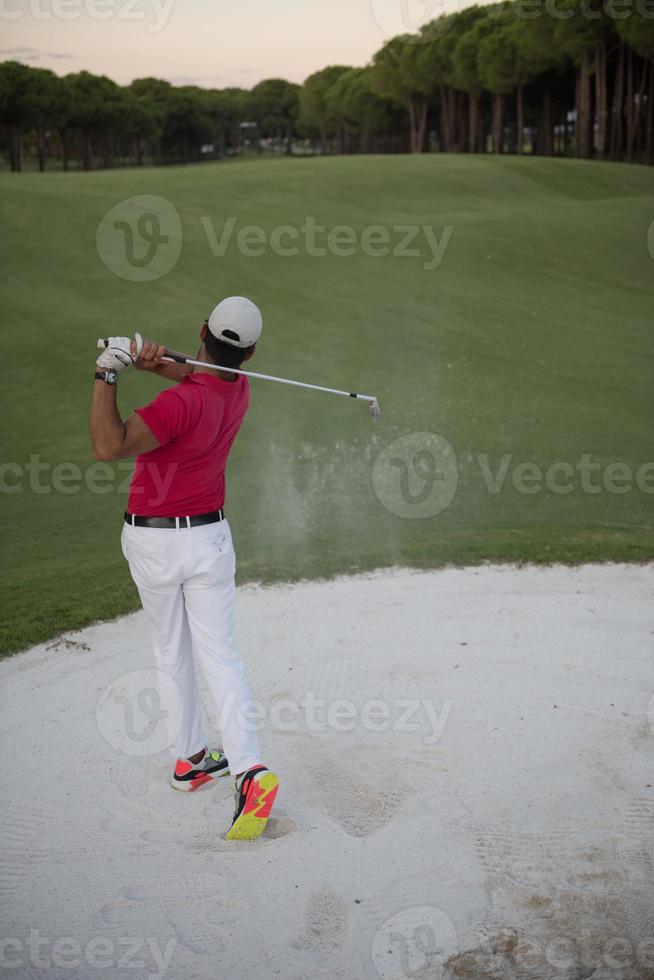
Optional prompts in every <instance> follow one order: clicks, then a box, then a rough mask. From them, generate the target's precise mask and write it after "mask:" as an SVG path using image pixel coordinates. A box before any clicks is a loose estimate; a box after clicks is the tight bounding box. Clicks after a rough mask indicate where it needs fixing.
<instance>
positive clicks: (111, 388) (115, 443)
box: [90, 380, 159, 463]
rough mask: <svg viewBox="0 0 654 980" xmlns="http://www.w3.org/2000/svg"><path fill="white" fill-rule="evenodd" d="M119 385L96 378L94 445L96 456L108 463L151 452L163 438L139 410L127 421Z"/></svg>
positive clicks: (92, 440)
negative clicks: (119, 402)
mask: <svg viewBox="0 0 654 980" xmlns="http://www.w3.org/2000/svg"><path fill="white" fill-rule="evenodd" d="M116 387H117V386H116V385H109V384H107V383H106V381H97V380H96V381H94V382H93V398H92V400H91V420H90V429H91V446H92V449H93V457H94V459H100V460H102V461H103V462H107V463H111V462H114V460H117V459H127V457H129V456H138V455H140V454H141V453H149V452H151V450H153V449H156V448H157V447H158V446H159V441H158V440H157V439H156V438H155V437H154V435H153V434H152V432H151V431H150V429H148V427H147V425H146V424H145V422H144V421H143V419H142V418H141V416H140V415H138V414H137V413H136V412H134V413H133V414H132V415H130V417H129V418H128V419H127V422H123V420H122V419H121V417H120V413H119V411H118V406H117V404H116Z"/></svg>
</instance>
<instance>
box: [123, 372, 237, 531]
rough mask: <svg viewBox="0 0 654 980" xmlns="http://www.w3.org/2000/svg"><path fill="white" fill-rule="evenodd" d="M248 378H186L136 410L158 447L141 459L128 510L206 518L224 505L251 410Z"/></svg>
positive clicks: (130, 491)
mask: <svg viewBox="0 0 654 980" xmlns="http://www.w3.org/2000/svg"><path fill="white" fill-rule="evenodd" d="M249 401H250V387H249V385H248V380H247V378H245V377H243V375H237V377H236V381H233V382H232V381H223V380H221V379H220V378H218V377H214V376H213V375H211V374H187V375H186V377H185V378H184V380H183V381H182V382H181V383H180V384H177V385H174V386H173V387H171V388H166V389H165V390H164V391H162V392H161V394H160V395H158V396H157V398H155V400H154V401H153V402H150V404H149V405H146V406H145V407H144V408H137V409H136V411H137V412H138V414H139V415H140V416H141V418H142V419H143V421H144V422H145V424H146V425H147V427H148V428H149V429H150V431H151V432H152V434H153V435H154V436H155V438H156V439H158V441H159V447H158V448H157V449H153V450H152V452H149V453H143V454H142V455H141V456H137V457H136V464H135V466H134V475H133V476H132V483H131V486H130V490H129V498H128V501H127V509H128V511H129V512H130V513H131V514H139V515H141V516H143V517H185V516H187V515H188V516H191V515H193V514H207V513H209V512H210V511H214V510H218V509H219V508H220V507H223V506H224V503H225V467H226V465H227V457H228V456H229V451H230V449H231V448H232V443H233V442H234V439H235V438H236V434H237V433H238V430H239V428H240V427H241V422H242V421H243V419H244V417H245V413H246V412H247V410H248V405H249Z"/></svg>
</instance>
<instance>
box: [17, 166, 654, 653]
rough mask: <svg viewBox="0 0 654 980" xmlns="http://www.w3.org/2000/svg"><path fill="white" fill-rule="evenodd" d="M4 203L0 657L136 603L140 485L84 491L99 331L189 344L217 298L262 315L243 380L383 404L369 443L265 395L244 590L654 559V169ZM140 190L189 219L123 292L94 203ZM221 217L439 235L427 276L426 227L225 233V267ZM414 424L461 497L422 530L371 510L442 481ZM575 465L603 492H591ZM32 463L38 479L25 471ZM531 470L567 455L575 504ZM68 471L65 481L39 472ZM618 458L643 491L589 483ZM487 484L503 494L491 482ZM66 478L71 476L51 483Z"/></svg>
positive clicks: (178, 178) (351, 172)
mask: <svg viewBox="0 0 654 980" xmlns="http://www.w3.org/2000/svg"><path fill="white" fill-rule="evenodd" d="M0 190H1V191H2V194H3V200H4V205H3V253H4V254H3V267H4V269H5V275H4V280H3V286H2V291H3V292H2V300H3V307H4V337H5V350H4V355H5V363H4V384H3V395H4V400H5V405H4V412H3V430H4V431H3V445H4V447H5V456H4V458H5V460H6V461H8V462H9V463H10V464H14V466H13V468H10V469H7V468H6V467H5V469H4V470H3V477H4V480H5V488H6V487H7V485H10V484H13V483H15V482H16V481H17V480H19V479H20V480H21V482H22V485H23V487H22V489H21V490H19V491H18V492H14V493H12V492H5V493H3V494H2V507H3V512H2V517H1V524H2V540H3V554H4V562H3V569H2V577H3V580H2V597H3V611H2V612H3V614H2V634H1V636H0V649H1V650H2V651H4V652H7V651H13V650H16V649H19V648H22V647H25V646H27V645H29V644H32V643H35V642H39V641H43V640H45V639H47V638H49V637H51V636H53V635H55V634H57V633H59V632H61V631H64V630H69V629H72V628H75V627H79V626H82V625H84V624H87V623H89V622H92V621H93V620H96V619H103V618H108V617H113V616H116V615H118V614H120V613H122V612H125V611H127V610H129V609H132V608H135V607H136V605H137V596H136V592H135V589H134V587H133V585H132V583H131V580H130V578H129V574H128V570H127V567H126V564H125V562H124V560H123V557H122V554H121V551H120V545H119V541H118V534H119V529H120V523H121V514H122V510H123V508H124V501H125V486H124V483H125V478H126V477H127V476H128V472H126V471H125V469H124V467H123V468H122V469H120V471H118V468H117V467H114V468H112V469H113V470H114V471H116V472H119V479H118V478H117V479H114V480H113V482H112V480H111V470H109V471H108V472H109V478H105V484H104V486H103V487H102V488H101V489H103V492H92V490H91V489H89V487H88V486H86V485H85V483H84V479H89V476H90V477H93V475H94V474H96V473H97V472H98V471H97V469H96V470H89V467H90V465H91V463H92V461H91V459H90V454H89V448H88V438H87V412H88V401H89V394H90V387H91V382H90V378H91V370H92V367H93V363H94V358H95V340H96V338H97V337H98V336H106V335H107V334H109V333H114V334H119V333H122V332H125V333H129V332H132V331H134V330H135V329H139V330H141V332H142V333H143V334H144V335H146V336H148V337H151V338H154V339H158V340H163V341H165V342H166V343H168V344H169V345H170V346H172V347H177V348H179V349H186V350H190V351H194V350H195V346H196V334H197V329H198V325H199V323H200V321H201V320H202V318H203V317H204V316H205V315H206V314H207V313H208V312H209V311H210V310H211V308H212V306H213V305H214V303H215V302H216V300H217V299H218V298H221V297H223V296H225V295H229V294H231V293H241V294H244V295H248V296H251V297H252V298H253V299H254V300H255V301H256V302H258V303H259V305H260V306H261V308H262V309H263V311H264V317H265V333H264V338H263V341H262V343H261V345H260V350H259V351H258V352H257V357H256V360H255V361H254V362H253V364H252V367H253V370H259V371H263V372H267V373H272V374H281V375H285V376H288V377H291V378H300V379H304V380H308V381H314V382H316V383H319V384H326V385H333V386H335V387H345V388H348V389H349V388H351V387H354V388H358V389H359V390H363V391H366V392H371V393H374V394H378V395H379V397H380V399H381V402H382V406H383V408H384V411H385V416H384V419H383V420H382V421H381V422H380V423H378V424H377V425H374V424H373V423H372V422H371V420H370V417H369V415H368V413H367V411H366V409H365V407H364V406H362V405H359V404H357V403H354V402H348V401H346V400H345V399H343V400H339V399H336V398H330V397H329V396H327V395H320V394H312V393H304V392H301V391H294V390H292V389H288V388H282V387H280V386H276V385H269V384H265V383H258V382H254V383H253V400H252V408H251V412H250V415H249V416H248V419H247V421H246V424H245V426H244V429H243V431H242V434H241V436H240V439H239V441H238V442H237V444H236V447H235V449H234V452H233V455H232V460H231V463H230V472H229V492H228V503H227V506H228V510H229V515H230V520H231V523H232V528H233V531H234V537H235V542H236V546H237V553H238V558H239V577H240V579H241V581H244V580H247V579H261V580H263V581H266V582H270V581H276V580H285V581H292V580H295V579H298V578H300V577H318V576H329V575H333V574H337V573H340V572H349V571H354V570H365V569H371V568H375V567H383V566H389V565H393V564H401V565H411V566H415V567H420V568H426V567H436V566H439V565H443V564H446V563H451V562H454V563H478V562H483V561H486V560H493V561H524V562H553V561H561V562H582V561H602V560H607V561H608V560H610V561H621V560H625V561H643V560H646V559H651V558H652V557H654V533H653V524H654V521H653V520H652V503H653V501H654V495H653V494H652V493H651V489H654V473H653V472H652V469H650V470H649V471H647V470H643V469H641V467H643V465H644V464H646V463H647V462H649V461H651V460H652V459H653V458H654V451H653V446H652V439H651V421H652V417H653V408H654V385H653V384H652V366H651V365H652V360H651V358H652V353H653V352H654V351H653V348H654V340H653V334H652V312H653V310H654V288H653V281H654V275H653V274H654V260H653V258H652V256H651V255H650V253H649V251H648V246H647V235H648V226H649V223H650V221H651V219H652V215H654V194H653V193H652V172H651V170H649V169H647V168H644V167H635V166H626V165H613V164H604V165H598V164H593V163H585V162H576V161H562V160H541V159H534V158H531V159H523V160H521V159H517V158H511V159H509V158H506V159H502V158H498V159H492V158H487V157H463V156H461V157H459V156H452V155H448V156H445V155H444V156H424V157H420V158H413V157H399V156H396V157H353V158H347V157H342V158H334V159H310V160H266V161H256V162H252V161H248V162H244V163H239V162H232V163H227V164H220V163H219V164H212V165H203V166H197V167H186V168H172V169H157V170H143V171H138V170H124V171H115V172H109V171H107V172H101V173H92V174H60V173H53V174H47V173H46V174H44V175H41V174H22V175H11V174H6V173H5V174H0ZM138 194H156V195H161V196H163V197H165V198H167V199H168V200H169V201H171V202H173V203H174V205H175V206H176V208H177V209H178V211H179V214H180V217H181V223H182V230H183V248H182V252H181V256H180V259H179V261H178V263H177V265H176V266H175V268H174V269H173V270H172V271H171V272H169V273H168V274H167V275H165V276H163V277H162V278H160V279H158V280H155V281H152V282H130V281H126V280H124V279H121V278H119V277H117V276H116V275H114V274H112V273H111V272H110V271H109V270H108V269H107V268H106V266H105V265H104V263H103V262H102V261H101V258H100V256H99V254H98V250H97V248H96V229H97V227H98V224H99V222H100V221H101V219H102V217H103V215H104V214H105V212H106V211H107V210H108V209H110V208H111V207H113V206H114V205H115V204H117V203H118V202H119V201H121V200H122V199H124V198H128V197H131V196H133V195H138ZM229 216H234V217H236V218H237V222H238V223H237V228H236V230H237V231H238V230H239V229H240V228H242V227H243V226H244V225H248V224H254V225H259V226H261V227H262V228H263V229H264V230H265V231H266V232H267V233H268V234H269V233H270V232H271V231H272V230H273V229H274V228H275V227H276V226H278V225H280V224H284V225H291V226H295V227H298V228H299V227H300V226H302V225H303V223H304V222H305V220H306V218H307V217H308V216H311V217H314V218H315V220H316V222H317V223H319V224H322V225H325V226H328V227H333V226H335V225H340V224H343V225H348V226H351V227H352V228H353V229H354V230H355V231H356V232H357V234H358V235H360V234H361V232H362V231H363V230H364V229H365V228H367V227H368V226H370V225H383V226H385V227H387V228H390V229H392V228H393V227H394V226H396V225H402V224H404V225H412V224H418V225H431V226H433V227H434V228H435V230H436V234H437V237H438V238H439V239H440V237H441V234H442V232H443V229H444V228H445V226H448V225H449V226H451V227H452V229H453V230H452V233H451V238H450V240H449V244H448V246H447V248H446V250H445V254H444V258H443V261H442V262H441V264H440V265H439V266H438V267H437V268H435V269H433V270H426V269H425V268H424V264H425V262H426V261H428V260H429V259H430V257H431V255H430V253H429V252H428V251H427V250H426V248H425V240H424V238H422V236H421V238H420V240H419V241H418V242H417V243H414V247H415V245H416V244H417V245H418V246H419V247H421V248H422V251H423V254H422V255H421V256H413V257H411V256H409V257H399V256H393V255H388V256H386V257H372V256H368V255H365V254H363V253H362V252H361V250H360V249H359V250H357V252H356V254H355V255H353V256H350V257H347V258H346V257H339V256H337V255H327V256H324V257H314V256H311V255H310V254H307V253H306V251H305V250H301V253H300V254H299V255H297V256H295V257H292V258H291V257H282V256H279V255H276V254H274V253H273V252H271V251H270V249H267V250H266V251H265V254H263V255H261V256H258V257H247V256H244V255H242V254H240V253H239V250H238V249H237V248H236V247H235V245H234V244H233V243H232V245H231V247H229V248H228V249H227V252H226V254H225V255H224V256H223V257H219V256H214V255H213V254H212V252H211V249H210V247H209V245H208V241H207V235H206V231H205V228H206V224H207V222H206V220H205V223H204V226H203V223H202V221H201V219H202V218H205V219H210V221H211V223H212V225H213V227H214V229H215V231H216V233H217V234H218V235H220V232H221V230H222V227H223V225H224V223H225V221H226V219H227V218H228V217H229ZM393 241H394V242H395V241H397V236H395V235H394V236H393ZM285 244H286V243H285ZM157 390H158V384H157V382H156V381H155V380H154V379H152V378H149V377H144V376H143V375H141V374H136V373H132V375H131V376H128V377H125V378H124V380H122V381H121V386H120V405H121V408H122V410H123V412H124V413H127V412H128V411H129V410H131V409H132V408H133V407H135V406H136V405H138V404H140V403H144V402H145V401H147V400H149V399H150V398H151V397H153V396H154V394H155V392H156V391H157ZM411 433H435V434H437V435H439V436H441V437H443V438H444V439H447V440H448V441H449V443H450V444H451V446H452V447H453V450H454V453H455V455H456V459H457V461H458V487H457V492H456V494H455V496H454V499H453V500H452V502H451V504H450V506H449V507H447V508H446V509H444V510H441V511H440V512H439V513H436V514H431V515H430V516H423V517H422V519H412V516H414V510H412V507H413V505H410V506H409V511H410V514H411V516H409V517H407V516H398V515H397V514H396V513H393V512H392V508H391V510H389V509H388V508H387V507H386V506H384V505H383V503H382V502H381V501H380V499H379V497H378V496H377V494H376V492H375V487H376V488H377V490H378V491H379V492H380V493H381V496H382V498H383V499H387V498H386V497H385V496H384V494H387V495H389V494H390V499H391V501H392V500H393V499H397V500H400V503H401V494H400V484H399V480H400V477H401V475H402V468H403V467H404V469H405V478H406V479H408V481H409V482H408V492H409V493H410V494H413V495H419V494H420V491H421V490H426V491H428V490H429V486H428V485H427V483H426V482H425V480H424V479H423V478H422V477H421V476H420V473H421V472H422V471H421V470H420V467H421V466H423V465H427V464H429V462H430V459H429V457H427V463H425V457H424V456H423V457H421V458H420V459H418V458H417V457H416V451H418V452H419V450H420V448H421V442H420V439H421V438H424V437H417V442H416V441H415V437H411V436H410V434H411ZM407 437H410V438H409V440H408V441H407ZM411 438H413V440H414V441H413V442H412V441H411ZM398 439H404V440H405V443H404V444H403V443H400V444H399V448H397V450H396V451H395V452H394V453H391V456H392V457H393V458H394V459H396V460H398V459H399V460H402V459H404V463H402V462H399V463H397V462H396V463H394V464H392V465H391V466H390V467H389V468H387V470H385V471H384V473H385V475H384V474H382V475H381V476H380V471H379V468H377V469H376V470H375V469H374V464H375V460H376V459H377V458H378V456H379V454H380V452H381V451H382V450H383V449H384V447H386V446H388V445H390V444H391V443H393V442H394V441H395V440H398ZM428 445H429V443H425V447H428ZM407 446H410V447H411V446H412V447H413V448H412V449H411V451H408V450H407V448H406V447H407ZM584 456H586V457H587V458H588V461H589V462H590V463H591V464H593V465H594V466H595V467H596V469H595V471H593V474H592V486H595V485H598V486H600V492H586V491H588V489H589V488H588V486H586V490H584V486H582V474H581V472H580V471H579V469H578V468H577V467H578V466H581V465H583V457H584ZM30 460H31V461H32V463H33V464H34V463H39V464H43V465H45V467H46V469H44V470H43V471H42V473H41V474H40V475H39V474H36V473H35V470H34V468H33V467H32V472H31V474H30V473H29V472H28V470H27V469H26V466H27V465H28V464H29V463H30ZM507 460H508V462H507ZM525 462H528V463H533V464H536V466H538V467H540V471H541V473H542V474H544V473H545V472H546V471H547V470H548V468H549V467H550V466H551V465H552V464H553V463H567V464H568V465H569V466H571V467H573V470H572V474H573V475H572V479H571V485H572V491H571V492H569V493H564V494H561V493H557V492H555V489H552V484H551V480H550V487H549V488H548V487H547V486H546V485H544V484H540V483H538V482H536V490H535V492H531V493H525V492H522V491H524V489H525V487H524V486H522V487H521V486H520V482H519V480H518V483H517V485H516V482H515V481H516V473H515V467H516V466H517V465H519V464H521V463H525ZM64 463H65V464H71V466H72V467H73V468H72V469H68V470H66V469H65V468H64V470H61V469H60V470H56V471H53V468H54V467H57V466H58V465H60V464H64ZM616 463H620V464H624V465H625V466H626V467H629V471H626V470H625V471H618V476H619V475H620V472H622V475H623V476H625V473H627V474H628V472H631V473H632V479H631V483H630V484H628V481H627V480H626V479H623V481H622V484H621V485H620V484H619V483H616V486H618V488H621V489H622V490H623V491H624V492H620V493H617V492H609V490H607V489H606V487H605V486H603V485H602V483H601V480H602V478H603V477H606V468H607V467H608V466H610V465H611V464H616ZM597 464H599V465H598V466H597ZM415 466H417V468H418V471H417V472H416V471H415V469H414V467H415ZM502 466H504V467H505V469H506V479H505V480H504V482H501V481H500V484H499V485H498V486H497V487H496V490H497V492H490V491H489V488H488V485H487V484H488V482H489V480H491V479H492V477H493V476H495V475H497V473H498V470H499V468H500V467H502ZM16 467H20V470H19V469H16ZM75 467H77V468H78V470H75V469H74V468H75ZM407 467H408V469H407ZM105 469H106V467H105ZM437 469H438V467H437ZM639 469H641V486H640V487H638V486H637V484H636V482H635V478H634V476H633V474H635V473H636V472H637V471H638V470H639ZM76 472H78V473H80V474H82V485H81V487H80V486H79V483H76V482H75V475H76ZM615 472H616V471H609V476H608V477H607V479H608V480H609V482H610V479H611V475H613V476H615ZM67 473H68V475H69V482H68V485H67V486H66V484H65V483H64V486H63V487H60V488H59V490H55V489H53V483H54V482H56V481H55V476H57V477H61V476H62V475H63V477H64V478H65V477H66V474H67ZM373 473H374V476H373ZM522 475H524V474H522ZM536 475H537V474H536ZM37 476H38V479H39V480H40V482H37ZM519 476H520V471H518V477H519ZM646 478H649V485H648V484H647V483H646V482H645V480H646ZM384 481H386V482H384ZM393 481H395V483H393ZM598 481H599V483H598ZM533 482H534V481H533V480H532V485H531V488H532V490H533ZM373 484H374V485H373ZM525 485H526V486H527V488H529V482H528V481H527V483H526V484H525ZM539 486H540V487H541V489H538V487H539ZM434 487H435V489H434V491H433V492H434V493H435V494H438V493H440V492H441V491H442V489H443V488H442V487H439V486H438V482H436V483H435V484H434ZM627 487H630V488H628V489H626V490H625V488H627ZM96 489H97V488H96ZM613 489H615V487H613ZM648 489H649V490H650V492H645V491H647V490H648ZM62 490H67V492H62ZM427 496H428V498H429V494H427ZM429 499H431V498H429ZM405 510H406V508H405ZM418 512H419V506H418V505H416V508H415V513H416V514H417V513H418Z"/></svg>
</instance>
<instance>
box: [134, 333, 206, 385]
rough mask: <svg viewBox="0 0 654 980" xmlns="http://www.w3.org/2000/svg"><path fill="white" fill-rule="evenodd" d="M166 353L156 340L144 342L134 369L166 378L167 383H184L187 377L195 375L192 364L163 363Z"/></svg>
mask: <svg viewBox="0 0 654 980" xmlns="http://www.w3.org/2000/svg"><path fill="white" fill-rule="evenodd" d="M165 353H166V348H165V347H164V346H163V344H157V343H156V342H155V341H154V340H144V341H143V348H142V349H141V353H140V354H139V356H138V357H137V359H136V361H135V363H134V367H135V368H136V369H137V370H139V371H149V372H150V374H156V375H157V377H159V378H165V379H166V380H167V381H183V380H184V376H185V375H187V374H192V373H193V365H192V364H169V363H168V361H162V360H161V358H162V357H163V356H164V354H165ZM172 353H174V351H173V352H172ZM182 356H183V355H182Z"/></svg>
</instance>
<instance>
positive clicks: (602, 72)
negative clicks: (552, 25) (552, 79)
mask: <svg viewBox="0 0 654 980" xmlns="http://www.w3.org/2000/svg"><path fill="white" fill-rule="evenodd" d="M595 107H596V113H597V146H596V151H597V159H598V160H603V159H604V157H605V156H606V127H607V120H608V108H607V98H606V38H605V37H602V40H601V41H599V42H598V44H597V47H596V49H595Z"/></svg>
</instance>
